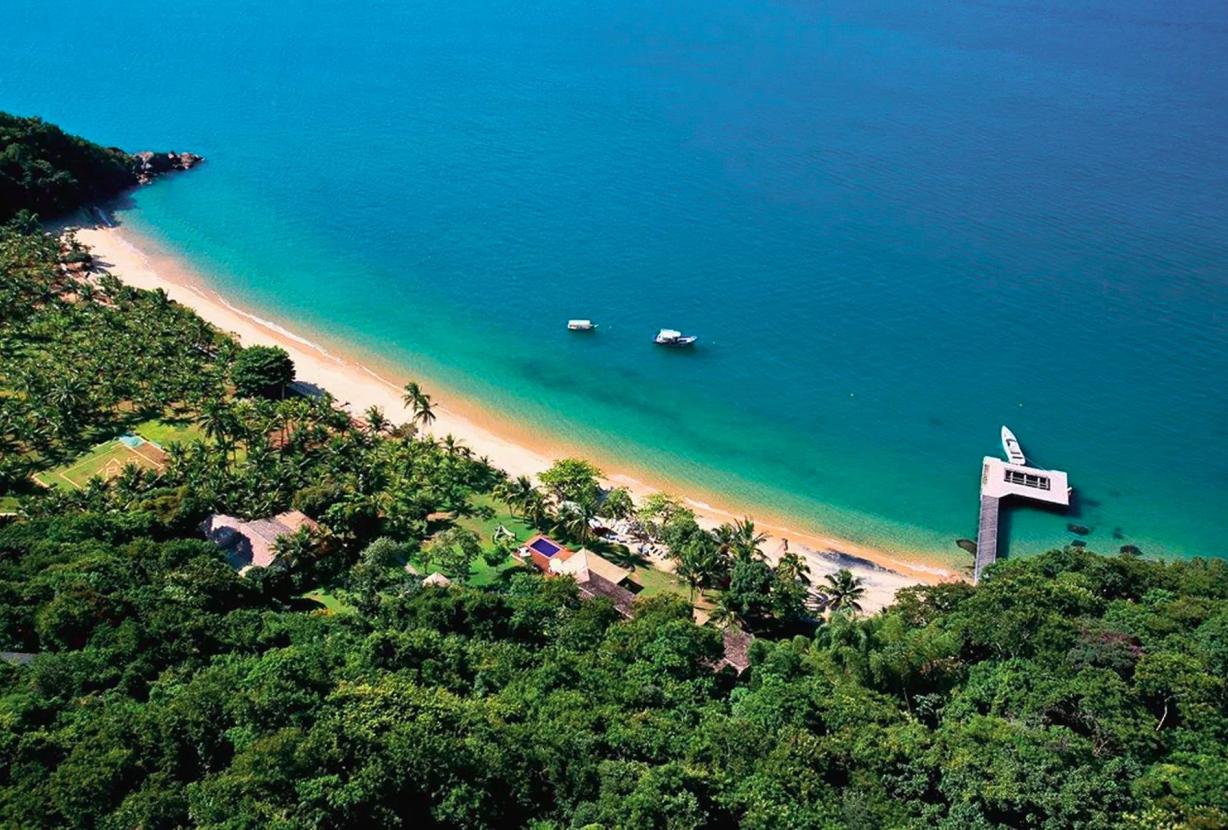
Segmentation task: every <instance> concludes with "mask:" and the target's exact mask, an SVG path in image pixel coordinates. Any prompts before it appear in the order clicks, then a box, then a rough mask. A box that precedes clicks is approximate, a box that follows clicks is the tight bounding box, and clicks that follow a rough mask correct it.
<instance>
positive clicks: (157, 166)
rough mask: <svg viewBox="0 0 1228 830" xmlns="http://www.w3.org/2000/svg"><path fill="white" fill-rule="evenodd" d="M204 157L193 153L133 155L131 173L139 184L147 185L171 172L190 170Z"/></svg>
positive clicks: (146, 153)
mask: <svg viewBox="0 0 1228 830" xmlns="http://www.w3.org/2000/svg"><path fill="white" fill-rule="evenodd" d="M204 160H205V158H204V156H198V155H196V154H195V153H174V152H171V153H151V152H149V151H145V152H143V153H134V154H133V156H132V172H133V174H134V175H135V176H136V179H137V181H138V182H140V183H141V184H149V183H150V182H151V181H153V180H154V179H155V178H156V177H158V176H161V175H162V174H163V173H169V172H171V171H172V170H191V169H192V168H193V167H195V166H196V165H198V164H200V163H201V162H202V161H204Z"/></svg>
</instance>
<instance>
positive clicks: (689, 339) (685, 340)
mask: <svg viewBox="0 0 1228 830" xmlns="http://www.w3.org/2000/svg"><path fill="white" fill-rule="evenodd" d="M698 339H699V338H698V337H696V336H695V335H693V334H683V333H682V332H680V331H676V330H674V329H661V331H659V332H658V333H657V336H656V337H654V338H653V339H652V342H654V343H656V344H657V345H658V346H689V345H691V344H692V343H694V342H695V341H696V340H698Z"/></svg>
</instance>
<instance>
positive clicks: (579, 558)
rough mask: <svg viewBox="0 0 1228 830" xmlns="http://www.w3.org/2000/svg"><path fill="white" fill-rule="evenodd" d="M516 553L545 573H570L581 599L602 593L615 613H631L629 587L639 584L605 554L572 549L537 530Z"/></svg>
mask: <svg viewBox="0 0 1228 830" xmlns="http://www.w3.org/2000/svg"><path fill="white" fill-rule="evenodd" d="M518 555H519V556H520V558H521V559H524V560H525V561H527V562H531V563H532V564H533V566H534V567H536V568H537V569H538V570H539V571H541V572H542V573H543V574H545V575H546V576H548V577H559V576H570V577H571V578H572V579H574V580H575V581H576V586H577V587H578V588H579V589H580V596H582V597H584V598H585V599H593V598H594V597H605V598H606V599H608V600H610V602H612V603H613V604H614V608H615V609H616V610H617V611H618V613H619V614H621V615H623V616H624V617H630V616H631V611H632V608H631V606H632V603H633V602H634V601H635V592H634V590H633V589H635V590H638V589H639V586H638V585H636V584H635V583H634V582H633V581H632V580H631V572H630V571H628V570H627V569H625V568H620V567H619V566H618V565H615V564H614V563H613V562H611V561H610V560H608V559H606V558H605V557H603V556H600V555H598V554H596V553H594V552H593V551H591V550H589V549H588V548H580V549H579V550H572V549H571V548H568V547H566V546H565V545H561V544H559V543H558V542H556V541H554V540H553V539H551V538H549V537H548V536H543V535H541V534H538V535H537V536H534V537H533V538H532V539H530V540H529V541H527V542H525V544H524V545H523V546H521V548H520V550H519V551H518Z"/></svg>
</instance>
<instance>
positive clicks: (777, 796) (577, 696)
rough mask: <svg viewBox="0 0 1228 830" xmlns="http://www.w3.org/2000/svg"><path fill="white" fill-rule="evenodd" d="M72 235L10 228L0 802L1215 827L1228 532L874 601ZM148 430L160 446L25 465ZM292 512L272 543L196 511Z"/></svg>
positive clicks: (165, 813)
mask: <svg viewBox="0 0 1228 830" xmlns="http://www.w3.org/2000/svg"><path fill="white" fill-rule="evenodd" d="M31 152H33V150H32V151H31ZM39 181H40V180H38V179H31V180H30V182H31V183H30V184H29V187H33V188H36V189H37V188H39V187H42V186H43V185H41V184H39ZM57 186H58V185H52V184H50V183H48V184H47V185H46V187H48V188H52V187H57ZM23 198H25V197H23ZM48 198H50V197H48ZM45 203H46V202H43V201H39V200H38V199H35V198H33V197H31V198H29V199H28V200H26V201H23V202H22V203H21V207H22V209H37V208H38V207H39V206H40V205H42V204H45ZM87 254H88V252H82V251H81V250H80V248H79V247H78V246H75V245H74V244H73V242H72V241H71V239H61V238H59V237H56V236H53V235H50V234H47V233H45V232H43V231H42V230H40V229H39V228H38V227H37V226H35V225H32V223H31V222H30V221H29V219H28V217H23V218H21V219H20V220H19V221H17V222H16V223H13V224H10V225H8V226H6V227H4V229H3V230H0V497H3V498H6V499H9V500H10V501H11V504H12V505H13V510H12V511H11V512H12V513H13V515H11V516H7V517H5V518H2V519H0V827H14V828H26V827H73V828H107V829H112V828H113V829H114V830H119V829H120V828H151V829H152V828H185V827H204V828H217V829H218V830H221V828H227V829H228V830H237V829H238V828H285V829H286V830H289V828H350V827H371V828H402V827H409V826H418V827H438V828H486V827H491V828H496V827H498V828H502V827H528V828H534V830H562V828H588V829H589V830H595V828H635V830H639V829H640V828H643V829H644V830H649V829H650V828H654V829H655V828H667V829H668V830H687V829H688V828H700V827H713V828H736V827H744V828H752V829H753V830H768V828H773V829H774V828H842V827H849V828H878V827H916V828H926V827H930V828H1016V827H1042V828H1066V827H1073V828H1106V829H1107V828H1119V827H1126V828H1139V830H1143V829H1144V828H1146V829H1147V830H1151V829H1152V828H1154V829H1155V830H1159V828H1176V827H1186V828H1212V827H1222V826H1225V825H1228V786H1225V785H1226V782H1228V565H1226V564H1225V562H1224V561H1222V560H1218V559H1211V560H1202V559H1193V560H1188V561H1176V562H1163V561H1155V560H1149V559H1145V558H1143V557H1141V556H1138V555H1135V554H1132V553H1123V554H1120V555H1117V556H1113V557H1102V556H1098V555H1096V554H1094V553H1091V552H1088V551H1086V550H1083V549H1079V548H1067V549H1064V550H1055V551H1052V552H1050V553H1048V554H1045V555H1042V556H1038V557H1034V558H1027V559H1019V560H1013V559H1008V560H1005V561H1003V562H1000V563H999V564H997V565H996V566H994V567H993V568H991V569H990V570H989V571H988V572H987V574H986V575H985V578H984V579H983V580H982V583H981V584H980V585H979V586H978V587H973V586H971V585H967V584H963V583H956V584H946V585H940V586H935V587H916V588H910V589H907V590H904V591H902V592H901V593H900V594H899V595H898V596H897V599H896V602H895V603H894V604H893V605H892V606H891V607H889V608H887V609H885V610H883V611H881V612H879V613H875V614H873V615H871V616H867V615H865V614H863V613H859V606H860V605H861V604H862V602H863V600H864V595H863V586H861V585H859V584H858V582H857V580H856V579H855V578H854V577H853V576H852V574H850V573H848V572H847V571H845V572H836V573H834V574H831V575H827V576H824V577H823V578H822V579H818V578H816V577H815V576H814V575H812V574H811V573H810V571H809V565H808V563H807V561H806V560H805V559H803V558H802V557H800V556H798V555H796V554H788V553H786V554H783V555H779V556H773V557H768V556H766V555H765V553H764V550H763V547H764V544H765V537H764V535H763V533H762V531H761V530H760V529H758V528H756V527H755V525H754V523H753V521H751V520H749V519H746V520H742V521H739V522H733V523H730V524H728V525H724V526H722V527H718V528H705V527H701V526H700V524H699V522H697V520H696V517H695V516H694V515H693V514H692V513H691V511H689V510H688V509H687V508H686V507H685V505H683V504H682V503H680V502H679V501H678V500H676V499H674V498H671V497H669V496H668V495H664V494H657V495H654V496H652V497H649V498H645V499H643V500H641V501H640V503H639V504H637V503H636V501H635V500H634V499H632V498H631V496H630V494H629V493H627V492H626V491H620V490H618V489H612V490H610V489H606V488H605V487H603V486H602V480H601V475H600V471H599V470H598V469H597V468H596V467H594V466H593V465H591V464H588V463H586V462H583V461H581V460H578V459H562V460H560V461H559V462H557V463H556V464H555V465H554V466H553V467H552V468H551V469H549V470H546V471H543V472H542V473H541V474H540V475H539V476H538V477H537V481H536V482H535V481H534V480H533V479H532V478H528V477H524V478H509V477H508V476H506V475H504V474H503V473H502V472H501V471H499V470H497V469H495V468H493V467H492V466H491V464H490V463H489V462H488V461H486V460H485V459H482V458H479V457H475V456H474V454H473V453H472V452H470V451H469V450H468V448H466V447H465V446H464V445H463V444H461V443H460V442H457V441H456V440H454V439H450V438H447V437H445V438H443V439H438V438H436V437H435V436H434V435H432V434H431V433H430V432H429V431H428V430H429V427H430V426H431V424H432V422H433V420H434V418H433V415H434V411H433V402H432V400H431V399H430V396H429V395H427V394H426V393H425V392H424V391H423V390H422V389H421V387H419V386H417V385H414V384H411V385H410V386H409V387H407V388H406V395H405V397H406V401H405V402H406V412H405V415H406V416H407V417H408V419H409V423H408V424H397V423H395V422H394V421H395V420H396V419H397V417H398V415H397V414H390V415H385V413H383V412H380V411H374V412H372V411H368V412H367V413H364V416H363V418H361V419H360V418H357V417H354V416H352V415H351V414H350V413H348V412H347V411H345V410H344V409H343V408H341V407H339V406H338V405H337V404H336V402H335V401H332V400H331V399H329V398H328V397H327V396H322V397H303V396H300V395H297V394H292V393H287V394H284V395H283V394H282V392H283V390H284V386H285V384H284V381H285V380H286V376H285V371H284V369H285V367H284V364H283V370H279V374H277V375H276V384H274V382H273V378H274V376H273V375H272V374H270V375H268V376H266V377H265V378H264V380H262V381H261V382H260V383H258V384H255V385H251V386H249V385H245V384H243V383H241V381H240V379H241V377H242V374H241V373H239V375H238V376H236V373H237V371H238V367H239V366H240V364H241V361H243V360H244V358H243V357H242V356H243V354H245V353H250V350H243V349H240V347H239V346H238V345H237V344H236V343H235V342H234V341H233V340H231V339H230V338H228V337H227V336H225V335H223V334H221V333H219V332H217V331H216V330H214V329H212V328H211V327H209V326H208V325H206V324H205V323H204V322H202V321H201V320H199V319H198V318H197V317H195V315H193V314H192V313H191V312H190V311H189V310H187V309H184V308H182V307H180V306H178V305H176V304H174V303H172V302H169V301H168V300H167V298H166V297H165V296H164V295H160V294H157V293H149V292H144V291H137V290H134V289H131V288H128V287H125V286H123V285H122V284H121V283H119V282H118V281H117V280H115V279H114V278H112V277H110V276H109V275H107V274H106V273H105V272H101V271H99V270H97V269H86V270H80V269H73V268H70V267H68V266H69V265H70V264H72V263H78V262H84V261H86V257H87ZM274 357H277V356H276V355H274ZM260 362H261V363H263V362H264V358H262V359H261V361H260ZM275 362H280V358H277V360H276V361H270V363H275ZM265 381H267V382H265ZM257 387H258V388H257ZM146 424H163V425H164V426H163V427H159V430H158V434H159V435H160V436H161V435H164V436H174V437H175V438H174V439H173V440H172V439H170V438H167V439H165V440H167V445H166V446H165V448H164V449H165V456H166V457H165V459H164V460H159V461H158V463H156V464H154V465H152V466H146V467H140V468H137V467H135V466H131V467H126V468H124V469H123V470H121V471H119V472H118V473H117V474H115V475H112V476H108V477H104V476H101V475H100V476H97V477H95V478H93V479H90V480H89V481H87V482H85V483H84V484H83V485H82V486H80V487H62V488H52V489H45V488H42V487H40V486H38V485H37V484H36V483H34V481H33V479H32V476H33V475H34V474H36V473H39V472H40V471H45V470H47V469H48V468H49V467H51V466H53V465H56V464H60V463H63V462H65V461H69V460H72V459H74V458H76V457H77V456H79V455H80V454H81V453H83V452H86V451H88V450H89V448H91V447H93V446H94V445H95V444H97V443H98V441H100V440H103V439H110V438H113V437H115V436H116V435H119V434H122V433H124V432H125V431H128V430H139V429H141V428H143V427H141V425H146ZM145 428H146V429H149V428H148V427H145ZM149 431H151V432H152V431H153V430H152V429H149ZM502 507H506V511H507V512H506V514H505V516H504V517H503V518H502V519H500V518H498V517H496V515H495V512H496V510H497V509H502ZM290 508H294V509H297V510H300V511H302V512H303V513H304V514H306V515H307V516H309V517H311V518H312V519H313V520H314V521H315V524H314V526H311V525H308V526H305V527H304V528H303V529H301V530H299V531H297V532H295V533H291V534H286V535H283V536H282V537H281V538H280V539H279V540H278V541H277V542H276V545H275V548H276V558H275V559H274V561H273V564H272V565H271V566H269V567H266V568H261V567H254V568H250V569H247V570H244V571H243V572H242V573H240V572H238V571H236V570H235V569H234V568H233V567H232V566H231V564H230V563H229V562H228V560H227V558H226V554H225V552H224V551H223V550H221V549H219V548H218V547H217V546H216V545H214V544H213V543H211V542H209V541H207V540H206V539H205V538H203V536H202V534H201V532H200V530H199V526H200V523H201V521H202V519H204V518H205V517H206V516H208V515H209V514H211V513H215V512H225V513H229V514H233V515H236V516H239V517H242V518H260V517H264V516H268V515H270V514H273V513H278V512H280V511H284V510H287V509H290ZM492 524H493V525H495V528H494V529H493V530H492V531H490V532H486V531H485V530H483V532H482V533H481V534H479V533H478V531H477V530H475V529H474V528H475V527H482V528H490V526H491V525H492ZM610 525H617V526H618V527H619V528H621V530H620V532H621V533H623V534H624V535H625V536H626V537H628V538H631V539H633V542H632V544H631V545H629V546H627V547H619V546H616V545H614V544H612V543H610V542H609V541H608V539H607V538H606V534H605V533H604V531H605V530H607V529H608V527H609V526H610ZM509 526H514V527H523V528H533V529H540V530H545V531H549V532H551V533H555V534H557V535H559V536H561V537H562V538H563V539H564V540H565V541H568V542H571V543H573V544H580V543H589V544H592V545H593V546H595V547H596V548H598V549H601V550H604V551H606V552H608V553H609V554H610V556H611V557H615V556H626V557H634V556H636V555H640V553H639V551H638V549H639V548H643V549H644V553H643V554H642V555H643V556H655V557H659V558H660V559H661V562H662V564H663V567H672V569H673V570H674V572H675V573H676V574H677V575H678V577H679V578H680V579H682V580H683V581H684V584H685V586H686V589H687V590H686V592H685V593H687V594H690V595H693V596H698V595H701V594H704V595H707V596H708V597H709V598H710V599H711V602H712V611H713V617H714V618H715V621H716V622H717V623H718V624H731V625H732V624H736V625H740V626H742V627H743V628H746V629H748V630H750V631H751V632H753V633H755V634H756V635H757V637H756V639H755V640H754V641H753V643H752V644H751V645H750V650H749V663H750V666H749V668H748V669H747V670H746V671H745V672H743V673H741V674H739V673H737V672H735V671H734V670H732V669H731V668H722V667H721V666H722V662H721V661H722V656H723V654H724V652H723V641H722V631H721V629H720V628H719V627H717V626H716V625H703V626H701V625H697V624H696V623H695V621H694V617H693V608H692V606H691V603H690V602H688V601H687V599H688V598H687V596H680V595H662V596H654V597H641V598H640V599H638V600H636V602H635V604H634V613H633V615H632V617H631V618H630V619H624V618H623V617H622V616H621V615H620V614H619V613H618V611H617V609H616V608H615V606H614V605H613V604H611V603H610V602H608V601H606V600H604V599H597V600H591V601H583V600H581V599H580V595H579V593H578V591H577V586H576V585H575V583H574V582H572V581H571V580H570V579H567V578H557V579H544V578H542V577H541V576H540V575H537V574H536V573H535V572H533V571H531V570H530V569H528V568H524V567H519V566H516V565H515V564H514V562H513V561H512V560H510V559H509V558H508V548H509V546H510V545H511V544H512V543H511V541H510V539H515V538H516V531H514V530H511V529H509ZM500 527H502V531H500V530H499V528H500ZM509 537H510V539H509ZM406 565H410V566H411V567H410V568H406ZM483 567H486V568H487V569H488V570H487V572H486V574H487V576H488V579H485V580H483V583H482V584H481V585H480V586H478V585H476V584H466V583H467V582H468V581H470V580H471V578H472V574H473V573H474V572H475V570H478V569H481V568H483ZM434 570H438V571H440V572H441V573H444V574H445V575H446V576H448V577H449V579H450V580H451V585H450V586H447V587H443V586H430V585H424V584H423V580H422V577H421V574H425V573H427V572H428V571H434ZM415 571H416V572H417V573H415ZM472 581H473V582H475V583H476V582H477V580H476V579H474V580H472Z"/></svg>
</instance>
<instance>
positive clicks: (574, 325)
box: [567, 320, 597, 331]
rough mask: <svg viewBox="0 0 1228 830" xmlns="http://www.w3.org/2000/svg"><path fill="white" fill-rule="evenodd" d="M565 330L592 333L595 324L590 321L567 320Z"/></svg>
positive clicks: (595, 326)
mask: <svg viewBox="0 0 1228 830" xmlns="http://www.w3.org/2000/svg"><path fill="white" fill-rule="evenodd" d="M567 328H568V330H569V331H592V330H593V329H595V328H597V324H596V323H594V322H593V321H592V320H568V321H567Z"/></svg>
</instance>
